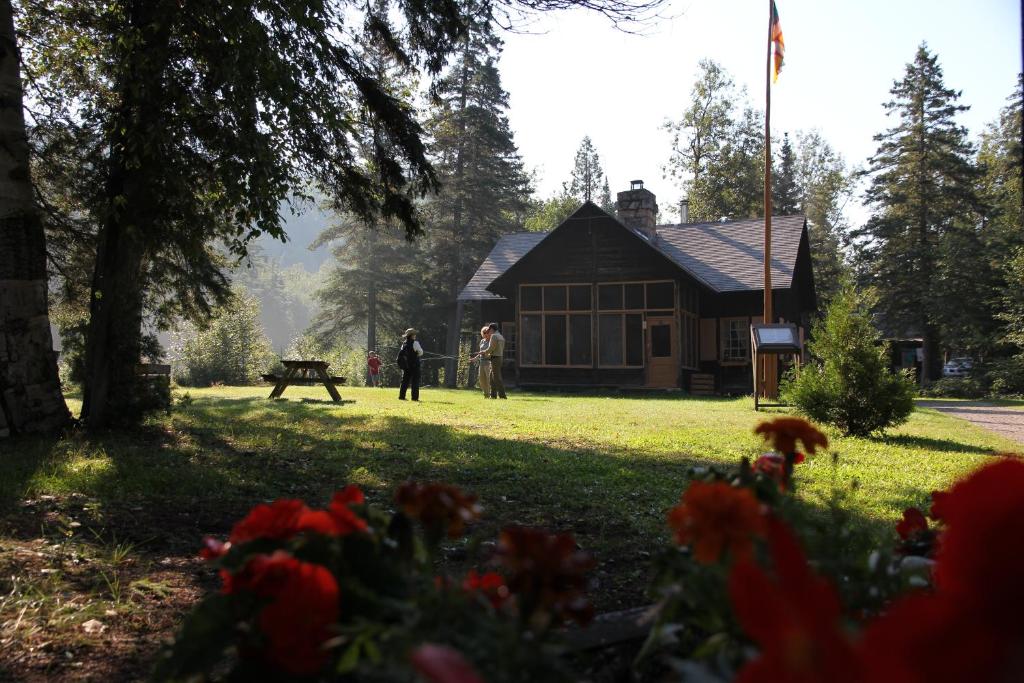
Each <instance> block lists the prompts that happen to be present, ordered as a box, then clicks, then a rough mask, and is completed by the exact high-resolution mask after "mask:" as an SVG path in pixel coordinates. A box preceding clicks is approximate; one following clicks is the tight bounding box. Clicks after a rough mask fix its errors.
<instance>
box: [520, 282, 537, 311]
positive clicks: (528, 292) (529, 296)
mask: <svg viewBox="0 0 1024 683" xmlns="http://www.w3.org/2000/svg"><path fill="white" fill-rule="evenodd" d="M520 296H521V297H522V302H521V305H522V308H523V310H524V311H539V310H540V287H523V288H521V289H520Z"/></svg>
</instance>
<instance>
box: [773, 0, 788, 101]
mask: <svg viewBox="0 0 1024 683" xmlns="http://www.w3.org/2000/svg"><path fill="white" fill-rule="evenodd" d="M772 53H773V55H774V57H775V65H774V68H773V69H772V82H773V83H775V82H777V81H778V80H779V72H780V71H782V65H783V63H784V62H783V61H782V58H783V56H784V55H785V54H786V41H785V40H783V39H782V24H780V23H779V10H778V8H776V7H775V0H772Z"/></svg>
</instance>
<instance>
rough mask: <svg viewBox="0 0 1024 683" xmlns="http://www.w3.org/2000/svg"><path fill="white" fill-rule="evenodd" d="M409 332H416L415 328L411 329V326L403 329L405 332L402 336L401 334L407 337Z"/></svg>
mask: <svg viewBox="0 0 1024 683" xmlns="http://www.w3.org/2000/svg"><path fill="white" fill-rule="evenodd" d="M410 334H416V330H414V329H412V328H411V327H410V328H409V329H407V330H406V331H405V334H403V335H402V336H403V337H408V336H409V335H410Z"/></svg>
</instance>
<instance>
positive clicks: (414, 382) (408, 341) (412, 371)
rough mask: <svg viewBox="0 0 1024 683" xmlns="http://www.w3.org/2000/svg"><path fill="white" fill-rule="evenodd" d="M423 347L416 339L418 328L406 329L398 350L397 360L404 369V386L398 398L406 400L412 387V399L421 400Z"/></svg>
mask: <svg viewBox="0 0 1024 683" xmlns="http://www.w3.org/2000/svg"><path fill="white" fill-rule="evenodd" d="M422 355H423V347H422V346H420V343H419V342H418V341H416V330H414V329H412V328H411V327H410V328H409V329H407V330H406V331H405V341H404V342H403V343H402V348H401V349H400V350H399V351H398V358H396V359H395V360H396V362H397V363H398V367H400V368H401V369H402V388H401V389H399V390H398V400H399V401H404V400H405V393H406V390H407V389H409V387H412V400H414V401H418V400H420V356H422Z"/></svg>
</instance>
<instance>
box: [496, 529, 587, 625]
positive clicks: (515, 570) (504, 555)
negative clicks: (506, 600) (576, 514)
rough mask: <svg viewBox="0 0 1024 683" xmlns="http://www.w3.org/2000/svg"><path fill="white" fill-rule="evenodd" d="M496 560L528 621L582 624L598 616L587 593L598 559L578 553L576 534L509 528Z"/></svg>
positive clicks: (501, 542) (504, 532) (501, 537)
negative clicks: (551, 617)
mask: <svg viewBox="0 0 1024 683" xmlns="http://www.w3.org/2000/svg"><path fill="white" fill-rule="evenodd" d="M496 561H497V562H498V564H500V565H501V566H502V567H504V568H505V569H506V574H505V575H506V576H507V585H508V588H509V590H510V592H511V593H512V594H513V595H515V596H516V599H517V601H518V604H519V606H520V609H522V610H523V612H522V616H523V618H524V619H527V620H530V619H533V620H535V621H537V622H538V623H539V624H540V625H541V626H546V625H547V624H546V623H545V622H546V620H547V618H548V615H554V616H556V617H560V618H562V619H573V620H575V621H577V622H579V623H581V624H586V623H587V622H589V621H590V619H591V618H592V617H593V615H594V608H593V606H592V605H591V604H590V601H589V600H588V599H587V596H586V593H585V589H586V585H587V579H586V572H587V571H589V570H590V569H591V568H593V566H594V559H593V558H592V557H591V556H590V555H588V554H587V553H585V552H583V551H582V550H579V549H577V547H576V540H575V539H574V538H573V537H572V535H571V534H549V533H548V532H546V531H544V530H542V529H531V528H529V527H522V526H509V527H505V528H504V529H503V530H502V531H501V535H500V536H499V537H498V551H497V555H496Z"/></svg>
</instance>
